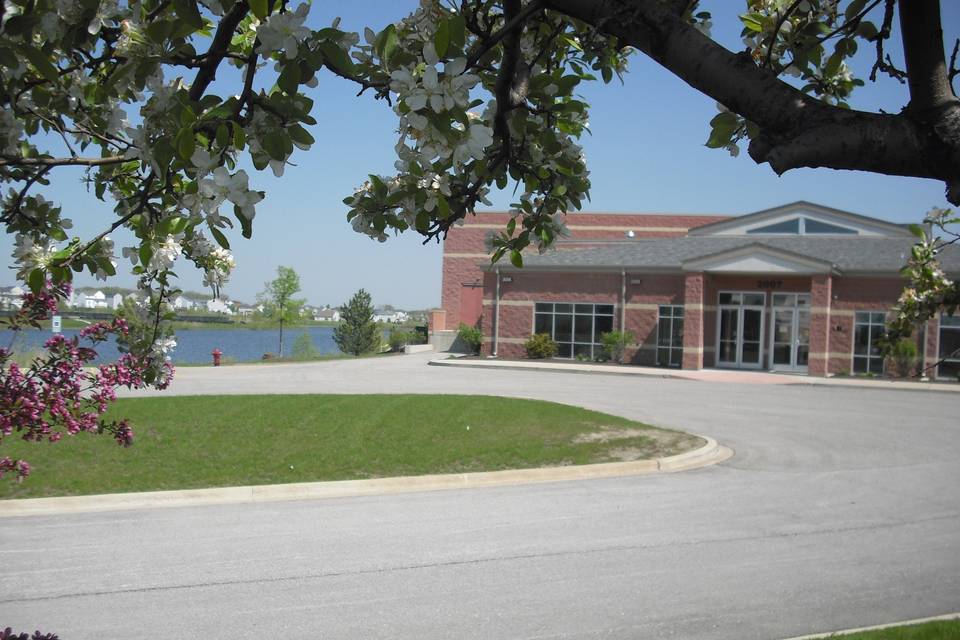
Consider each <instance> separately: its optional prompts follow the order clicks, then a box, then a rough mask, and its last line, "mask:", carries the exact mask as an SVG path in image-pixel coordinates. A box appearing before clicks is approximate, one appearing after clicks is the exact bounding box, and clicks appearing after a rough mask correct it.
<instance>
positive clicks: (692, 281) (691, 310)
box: [683, 273, 705, 369]
mask: <svg viewBox="0 0 960 640" xmlns="http://www.w3.org/2000/svg"><path fill="white" fill-rule="evenodd" d="M704 289H705V287H704V275H703V273H688V274H686V277H685V278H684V283H683V368H684V369H703V306H704Z"/></svg>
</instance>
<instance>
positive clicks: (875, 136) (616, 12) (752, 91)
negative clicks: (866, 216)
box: [547, 0, 960, 204]
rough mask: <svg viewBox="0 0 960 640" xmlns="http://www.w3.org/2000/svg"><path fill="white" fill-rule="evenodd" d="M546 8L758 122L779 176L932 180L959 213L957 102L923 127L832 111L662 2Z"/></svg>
mask: <svg viewBox="0 0 960 640" xmlns="http://www.w3.org/2000/svg"><path fill="white" fill-rule="evenodd" d="M922 2H928V3H931V4H934V5H935V4H936V0H922ZM909 4H910V5H911V6H913V5H914V3H909ZM547 7H549V8H551V9H554V10H556V11H560V12H562V13H565V14H567V15H568V16H571V17H573V18H576V19H579V20H582V21H583V22H586V23H588V24H591V25H594V26H596V27H597V28H598V29H599V30H600V31H601V32H603V33H605V34H607V35H609V36H614V37H617V38H619V39H620V40H621V41H622V42H624V43H627V44H630V45H632V46H634V47H636V48H637V49H639V50H640V51H641V52H643V53H645V54H646V55H647V56H649V57H650V58H652V59H653V60H655V61H656V62H658V63H659V64H661V65H662V66H663V67H665V68H666V69H667V70H669V71H670V72H671V73H673V74H674V75H676V76H677V77H679V78H680V79H682V80H683V81H684V82H686V83H687V84H689V85H690V86H691V87H693V88H694V89H696V90H697V91H700V92H701V93H703V94H705V95H707V96H710V97H711V98H713V99H714V100H716V101H717V102H719V103H721V104H723V105H724V106H726V107H727V108H728V109H730V110H731V111H733V112H734V113H737V114H739V115H741V116H743V117H744V118H746V119H747V120H750V121H751V122H754V123H756V124H757V125H758V126H759V127H760V130H761V135H760V136H759V138H757V139H755V140H754V141H753V142H752V143H751V145H750V156H751V157H752V158H753V159H754V161H756V162H758V163H763V162H769V163H770V165H771V167H772V168H773V169H774V171H776V172H777V173H783V172H784V171H787V170H789V169H793V168H797V167H828V168H833V169H855V170H863V171H872V172H875V173H882V174H888V175H900V176H911V177H918V178H933V179H937V180H942V181H944V182H945V183H946V185H947V198H948V200H950V202H952V203H954V204H960V106H958V107H957V108H952V105H953V103H951V104H950V105H946V106H948V107H949V108H946V109H943V110H941V112H940V113H938V114H937V116H936V117H935V118H932V119H929V120H925V121H918V120H917V119H915V118H913V117H910V115H909V114H898V115H889V114H877V113H870V112H865V111H854V110H852V109H844V108H839V107H834V106H831V105H828V104H826V103H824V102H821V101H820V100H817V99H815V98H813V97H812V96H809V95H806V94H804V93H802V92H801V91H799V90H797V89H796V88H794V87H793V86H791V85H790V84H788V83H787V82H784V81H783V80H780V79H779V78H777V77H776V75H775V74H774V73H773V72H771V71H769V70H767V69H762V68H760V67H758V66H757V65H756V64H755V63H754V62H753V60H752V59H751V57H750V56H749V55H744V54H734V53H732V52H731V51H728V50H727V49H724V48H723V47H721V46H720V45H719V44H717V43H716V42H714V41H713V40H711V39H710V38H708V37H706V36H704V35H703V34H701V33H700V32H699V31H697V30H696V29H694V28H693V27H692V26H691V25H689V24H687V23H686V21H684V20H683V18H682V11H680V10H678V9H677V7H671V6H668V5H665V4H662V3H657V2H647V1H645V0H595V1H591V0H547ZM901 7H903V4H901ZM937 24H938V25H939V20H938V21H937ZM907 33H908V31H907V30H906V29H905V34H907ZM938 33H939V30H938ZM908 37H909V36H908ZM925 42H928V43H929V39H928V40H926V41H925ZM936 42H941V39H938V40H937V41H936ZM922 44H923V43H921V45H922ZM937 46H940V45H937ZM943 77H944V78H945V77H946V75H945V73H944V74H943ZM950 95H951V96H952V92H951V94H950ZM952 100H953V101H954V103H955V101H956V98H955V97H953V98H952Z"/></svg>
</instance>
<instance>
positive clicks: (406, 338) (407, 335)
mask: <svg viewBox="0 0 960 640" xmlns="http://www.w3.org/2000/svg"><path fill="white" fill-rule="evenodd" d="M387 342H389V343H390V351H403V348H404V347H405V346H407V345H408V344H422V342H423V339H422V337H421V336H420V334H419V333H417V332H416V331H403V330H402V329H399V328H392V329H390V336H389V337H388V338H387Z"/></svg>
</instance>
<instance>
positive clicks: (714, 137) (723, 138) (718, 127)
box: [706, 111, 740, 149]
mask: <svg viewBox="0 0 960 640" xmlns="http://www.w3.org/2000/svg"><path fill="white" fill-rule="evenodd" d="M739 125H740V119H739V118H738V117H737V115H736V114H735V113H733V112H732V111H723V112H721V113H718V114H717V115H716V116H714V118H713V120H711V121H710V127H711V131H710V138H709V139H708V140H707V142H706V146H707V147H709V148H710V149H719V148H721V147H725V146H727V145H728V144H730V140H731V139H732V138H733V134H734V132H735V131H736V130H737V127H739Z"/></svg>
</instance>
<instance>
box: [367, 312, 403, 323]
mask: <svg viewBox="0 0 960 640" xmlns="http://www.w3.org/2000/svg"><path fill="white" fill-rule="evenodd" d="M409 317H410V316H408V315H407V312H406V311H400V310H399V309H374V311H373V321H374V322H392V323H399V322H406V321H407V319H409Z"/></svg>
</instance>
